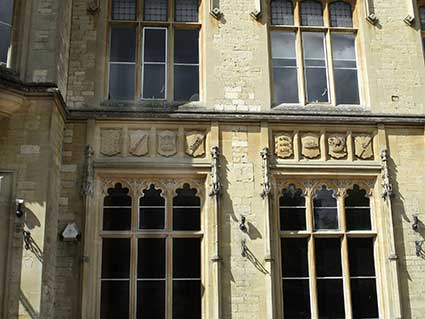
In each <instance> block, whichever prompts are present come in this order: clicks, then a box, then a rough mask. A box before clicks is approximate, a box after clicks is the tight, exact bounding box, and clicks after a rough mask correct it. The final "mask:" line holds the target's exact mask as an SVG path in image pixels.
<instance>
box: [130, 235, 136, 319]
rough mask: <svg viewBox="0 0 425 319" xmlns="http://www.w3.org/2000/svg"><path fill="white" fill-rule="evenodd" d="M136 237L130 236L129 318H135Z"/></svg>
mask: <svg viewBox="0 0 425 319" xmlns="http://www.w3.org/2000/svg"><path fill="white" fill-rule="evenodd" d="M137 245H138V242H137V236H136V235H135V233H132V234H131V253H130V261H131V262H130V318H136V315H137Z"/></svg>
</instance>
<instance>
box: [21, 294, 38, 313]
mask: <svg viewBox="0 0 425 319" xmlns="http://www.w3.org/2000/svg"><path fill="white" fill-rule="evenodd" d="M19 302H20V304H21V305H22V306H23V307H24V309H25V311H26V312H27V314H28V315H29V316H30V318H31V319H39V317H40V316H39V314H38V313H37V312H36V311H35V310H34V308H33V307H32V306H31V303H30V301H29V300H28V298H27V297H26V296H25V295H24V293H23V292H22V290H19Z"/></svg>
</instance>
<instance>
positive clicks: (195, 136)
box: [184, 131, 205, 157]
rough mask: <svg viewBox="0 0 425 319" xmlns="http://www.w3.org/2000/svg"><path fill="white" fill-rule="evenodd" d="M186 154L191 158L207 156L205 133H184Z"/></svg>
mask: <svg viewBox="0 0 425 319" xmlns="http://www.w3.org/2000/svg"><path fill="white" fill-rule="evenodd" d="M184 137H185V153H186V154H187V155H189V156H191V157H201V156H204V155H205V132H201V131H190V132H185V133H184Z"/></svg>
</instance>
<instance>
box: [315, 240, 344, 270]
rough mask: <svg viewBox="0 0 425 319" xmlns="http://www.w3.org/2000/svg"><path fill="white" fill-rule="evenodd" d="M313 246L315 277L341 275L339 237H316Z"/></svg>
mask: <svg viewBox="0 0 425 319" xmlns="http://www.w3.org/2000/svg"><path fill="white" fill-rule="evenodd" d="M314 248H315V250H314V251H315V255H316V273H317V277H340V276H342V266H341V239H339V238H316V239H315V240H314Z"/></svg>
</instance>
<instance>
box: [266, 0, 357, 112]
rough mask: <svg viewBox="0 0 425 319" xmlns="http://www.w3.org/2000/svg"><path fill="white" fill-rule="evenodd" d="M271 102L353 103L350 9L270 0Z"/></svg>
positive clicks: (305, 0) (342, 4) (339, 3)
mask: <svg viewBox="0 0 425 319" xmlns="http://www.w3.org/2000/svg"><path fill="white" fill-rule="evenodd" d="M270 12H271V19H270V22H271V27H270V29H271V41H272V67H273V103H274V104H282V103H287V104H302V105H304V104H311V103H325V104H333V105H338V104H359V103H360V96H359V83H358V82H359V81H358V72H357V59H356V33H357V29H356V28H355V27H354V22H353V6H352V4H351V3H348V2H344V1H332V2H331V1H329V0H326V1H325V0H324V1H317V0H295V1H292V0H271V2H270Z"/></svg>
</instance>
